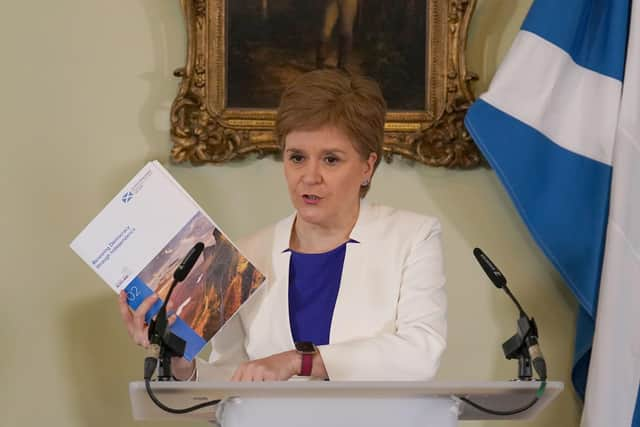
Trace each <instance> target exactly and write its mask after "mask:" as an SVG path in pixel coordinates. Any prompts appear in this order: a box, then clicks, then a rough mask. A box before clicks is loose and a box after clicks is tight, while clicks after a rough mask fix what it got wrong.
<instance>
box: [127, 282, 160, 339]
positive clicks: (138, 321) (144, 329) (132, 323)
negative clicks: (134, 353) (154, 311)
mask: <svg viewBox="0 0 640 427" xmlns="http://www.w3.org/2000/svg"><path fill="white" fill-rule="evenodd" d="M157 300H158V296H157V295H156V294H155V293H154V294H152V295H150V296H148V297H147V298H145V299H144V301H142V303H140V305H139V306H138V308H137V309H135V310H134V311H132V310H131V309H130V308H129V304H127V293H126V292H125V291H124V290H123V291H120V297H119V300H118V305H119V307H120V316H122V320H123V321H124V324H125V326H126V327H127V332H129V336H130V337H131V339H132V340H133V342H134V343H136V344H137V345H139V346H141V347H144V348H147V347H149V325H147V324H146V323H145V321H144V319H145V315H146V314H147V312H148V311H149V309H150V308H151V307H152V306H153V304H154V303H155V302H156V301H157Z"/></svg>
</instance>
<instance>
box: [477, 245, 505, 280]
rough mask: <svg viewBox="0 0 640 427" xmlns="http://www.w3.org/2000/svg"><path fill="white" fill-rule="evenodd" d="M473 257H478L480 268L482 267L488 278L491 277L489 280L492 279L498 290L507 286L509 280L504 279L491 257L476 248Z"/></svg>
mask: <svg viewBox="0 0 640 427" xmlns="http://www.w3.org/2000/svg"><path fill="white" fill-rule="evenodd" d="M473 255H474V256H475V257H476V259H477V260H478V262H479V263H480V267H482V269H483V270H484V272H485V273H486V274H487V276H489V279H491V281H492V282H493V284H494V285H495V286H496V288H498V289H502V287H503V286H506V284H507V278H506V277H504V274H502V272H501V271H500V270H498V267H496V265H495V264H494V263H492V262H491V260H490V259H489V257H488V256H487V255H486V254H485V253H484V252H482V249H480V248H475V249H474V250H473Z"/></svg>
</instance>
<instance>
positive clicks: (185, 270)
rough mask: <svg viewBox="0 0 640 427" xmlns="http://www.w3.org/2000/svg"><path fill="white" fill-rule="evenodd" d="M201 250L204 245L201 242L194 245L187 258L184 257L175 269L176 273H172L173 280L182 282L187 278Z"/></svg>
mask: <svg viewBox="0 0 640 427" xmlns="http://www.w3.org/2000/svg"><path fill="white" fill-rule="evenodd" d="M203 250H204V243H202V242H198V243H196V244H195V245H194V246H193V248H191V250H190V251H189V253H188V254H187V256H186V257H184V259H183V260H182V262H181V263H180V265H179V266H178V268H176V271H175V272H174V273H173V278H174V279H175V280H176V281H177V282H182V281H183V280H184V279H186V278H187V276H188V275H189V273H190V272H191V269H192V268H193V266H194V265H195V263H196V261H198V258H199V257H200V254H201V253H202V251H203Z"/></svg>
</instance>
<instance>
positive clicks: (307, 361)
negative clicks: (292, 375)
mask: <svg viewBox="0 0 640 427" xmlns="http://www.w3.org/2000/svg"><path fill="white" fill-rule="evenodd" d="M312 369H313V353H303V354H302V365H301V366H300V376H303V377H309V376H311V370H312Z"/></svg>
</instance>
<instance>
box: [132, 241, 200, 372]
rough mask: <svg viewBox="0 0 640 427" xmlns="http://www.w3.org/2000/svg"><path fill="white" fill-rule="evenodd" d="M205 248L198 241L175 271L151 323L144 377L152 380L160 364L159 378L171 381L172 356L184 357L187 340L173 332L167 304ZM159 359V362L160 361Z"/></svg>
mask: <svg viewBox="0 0 640 427" xmlns="http://www.w3.org/2000/svg"><path fill="white" fill-rule="evenodd" d="M203 250H204V243H202V242H198V243H196V244H195V245H194V246H193V248H191V250H190V251H189V253H188V254H187V256H186V257H185V258H184V259H183V260H182V262H181V263H180V265H178V267H177V268H176V270H175V271H174V272H173V282H172V283H171V286H170V287H169V292H168V293H167V297H166V298H165V299H164V302H163V303H162V307H160V311H159V312H158V314H157V315H156V318H155V319H154V320H152V321H151V322H150V323H149V331H148V334H149V342H150V343H151V345H150V346H149V356H147V357H146V358H145V361H144V379H145V380H151V376H152V375H153V371H154V370H155V369H156V365H159V366H158V380H159V381H170V380H172V379H173V375H172V374H171V358H172V357H182V356H183V355H184V349H185V347H186V343H185V341H184V340H183V339H182V338H180V337H179V336H177V335H176V334H174V333H173V332H171V330H170V328H169V320H168V319H167V304H168V303H169V299H170V298H171V294H172V293H173V289H174V288H175V287H176V285H177V284H178V283H180V282H182V281H183V280H184V279H186V278H187V276H188V275H189V273H190V272H191V269H192V268H193V266H194V265H195V263H196V261H197V260H198V257H199V256H200V254H201V253H202V251H203ZM158 361H159V363H158Z"/></svg>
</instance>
